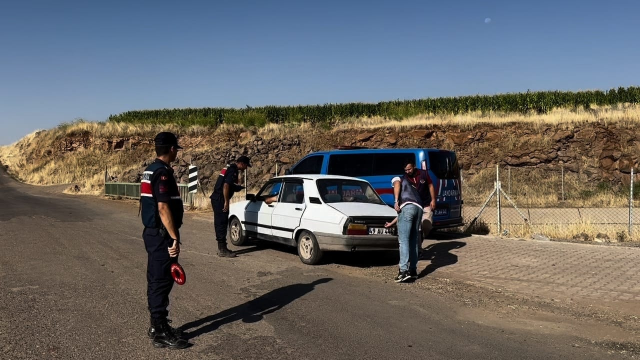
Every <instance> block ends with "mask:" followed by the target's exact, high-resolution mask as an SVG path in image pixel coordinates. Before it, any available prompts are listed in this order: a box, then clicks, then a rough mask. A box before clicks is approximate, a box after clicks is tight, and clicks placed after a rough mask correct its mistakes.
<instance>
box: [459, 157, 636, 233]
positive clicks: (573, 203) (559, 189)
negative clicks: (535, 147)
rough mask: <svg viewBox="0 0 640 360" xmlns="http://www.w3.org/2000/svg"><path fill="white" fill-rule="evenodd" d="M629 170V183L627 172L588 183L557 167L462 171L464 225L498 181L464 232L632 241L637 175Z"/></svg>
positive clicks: (581, 176) (585, 176)
mask: <svg viewBox="0 0 640 360" xmlns="http://www.w3.org/2000/svg"><path fill="white" fill-rule="evenodd" d="M633 172H634V179H633V180H635V184H632V181H631V180H632V178H631V174H625V173H623V174H622V176H621V178H619V179H610V180H600V181H589V180H588V179H589V178H590V177H589V176H588V175H589V174H584V173H580V172H579V171H575V169H568V168H565V167H562V166H559V167H558V168H551V169H549V168H544V169H543V168H537V167H508V166H506V167H500V168H499V169H498V168H496V167H494V168H486V169H482V170H480V171H476V172H470V171H467V172H463V175H462V176H463V192H462V194H463V198H464V203H465V206H464V217H465V222H467V225H470V224H469V222H471V221H472V220H473V219H474V218H475V217H476V216H477V215H478V213H480V210H481V206H482V204H483V203H485V202H486V200H487V199H488V197H489V196H490V195H491V194H492V193H493V192H494V190H495V189H496V180H497V179H500V188H501V189H502V191H500V192H495V193H494V196H493V197H492V198H491V200H490V201H489V202H488V203H487V207H486V208H485V209H484V210H483V211H482V213H481V215H480V216H479V217H478V219H477V221H476V223H474V224H473V225H472V226H470V227H469V231H471V232H475V233H485V234H488V233H490V234H500V235H508V236H514V237H531V236H540V237H543V238H557V239H575V240H586V241H596V242H624V241H629V240H638V239H640V211H639V210H638V206H639V205H640V191H639V190H640V189H639V186H638V185H640V181H638V180H639V179H640V177H638V176H637V169H634V171H633ZM632 185H633V200H632V199H631V194H630V192H631V189H632ZM498 194H499V195H500V198H498ZM498 201H499V202H500V207H499V209H498Z"/></svg>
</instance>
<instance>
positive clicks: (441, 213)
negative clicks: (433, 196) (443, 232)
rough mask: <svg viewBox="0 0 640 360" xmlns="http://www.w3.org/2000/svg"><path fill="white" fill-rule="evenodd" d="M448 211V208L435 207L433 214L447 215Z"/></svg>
mask: <svg viewBox="0 0 640 360" xmlns="http://www.w3.org/2000/svg"><path fill="white" fill-rule="evenodd" d="M448 212H449V209H436V210H435V211H434V212H433V216H442V215H447V213H448Z"/></svg>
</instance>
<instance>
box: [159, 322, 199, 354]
mask: <svg viewBox="0 0 640 360" xmlns="http://www.w3.org/2000/svg"><path fill="white" fill-rule="evenodd" d="M155 330H156V331H155V335H154V337H153V346H154V347H157V348H169V349H184V348H187V347H189V346H190V345H191V344H189V342H188V341H187V340H185V339H181V338H180V337H178V336H176V334H174V332H173V330H172V328H171V326H169V324H168V323H164V324H162V325H159V326H155Z"/></svg>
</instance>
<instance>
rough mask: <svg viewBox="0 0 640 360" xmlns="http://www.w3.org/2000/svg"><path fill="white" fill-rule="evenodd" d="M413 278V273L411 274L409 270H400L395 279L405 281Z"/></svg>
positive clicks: (398, 281)
mask: <svg viewBox="0 0 640 360" xmlns="http://www.w3.org/2000/svg"><path fill="white" fill-rule="evenodd" d="M409 279H411V275H409V272H408V271H398V276H396V277H395V278H394V279H393V280H394V281H395V282H397V283H400V282H405V281H407V280H409Z"/></svg>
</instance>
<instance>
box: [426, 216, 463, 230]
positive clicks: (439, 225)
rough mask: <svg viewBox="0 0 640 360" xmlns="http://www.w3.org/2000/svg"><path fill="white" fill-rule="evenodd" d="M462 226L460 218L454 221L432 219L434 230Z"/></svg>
mask: <svg viewBox="0 0 640 360" xmlns="http://www.w3.org/2000/svg"><path fill="white" fill-rule="evenodd" d="M463 225H464V221H463V220H462V218H461V217H460V218H456V219H448V220H437V219H433V229H434V230H437V229H446V228H452V227H457V226H463Z"/></svg>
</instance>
